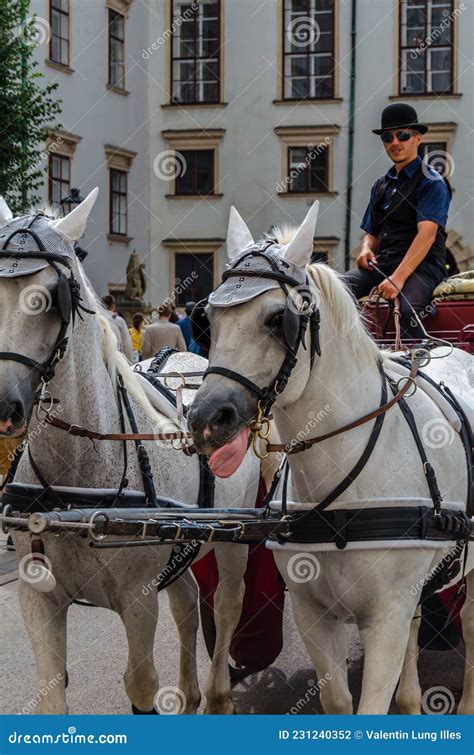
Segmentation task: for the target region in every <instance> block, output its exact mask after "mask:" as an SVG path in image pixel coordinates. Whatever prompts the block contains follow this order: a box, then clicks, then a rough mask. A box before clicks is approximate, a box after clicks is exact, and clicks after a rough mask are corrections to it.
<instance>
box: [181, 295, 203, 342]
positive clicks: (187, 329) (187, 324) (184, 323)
mask: <svg viewBox="0 0 474 755" xmlns="http://www.w3.org/2000/svg"><path fill="white" fill-rule="evenodd" d="M195 306H196V302H195V301H188V302H186V304H185V305H184V311H185V315H184V317H182V318H181V320H180V321H179V322H178V325H179V327H180V328H181V330H182V332H183V336H184V340H185V341H186V348H187V350H188V351H191V352H192V353H193V354H200V353H201V351H200V348H199V346H198V345H197V343H196V341H194V340H193V338H192V336H191V321H190V317H191V313H192V311H193V309H194V307H195Z"/></svg>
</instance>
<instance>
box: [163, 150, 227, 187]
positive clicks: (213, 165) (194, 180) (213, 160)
mask: <svg viewBox="0 0 474 755" xmlns="http://www.w3.org/2000/svg"><path fill="white" fill-rule="evenodd" d="M177 152H178V153H179V154H182V153H183V152H192V153H193V160H195V159H196V157H197V155H198V153H199V152H209V153H210V154H211V170H210V174H211V190H210V191H209V192H207V194H201V193H200V192H198V191H197V190H196V191H192V192H190V193H189V194H188V193H185V192H178V178H179V177H180V176H178V175H175V177H174V196H175V197H212V196H214V195H215V193H216V185H215V179H216V159H217V157H216V148H215V147H190V148H187V149H185V148H184V147H182V148H181V149H178V148H175V155H176V153H177ZM185 159H186V158H185ZM176 162H177V163H178V162H179V160H178V159H176ZM192 171H193V175H192V184H193V189H195V188H196V189H197V170H196V163H195V162H194V164H193V167H192Z"/></svg>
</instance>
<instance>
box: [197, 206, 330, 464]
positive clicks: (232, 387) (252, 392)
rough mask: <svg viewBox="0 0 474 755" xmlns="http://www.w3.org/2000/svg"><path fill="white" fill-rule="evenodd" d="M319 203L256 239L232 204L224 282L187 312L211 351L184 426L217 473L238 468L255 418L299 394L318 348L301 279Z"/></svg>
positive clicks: (313, 314) (315, 319) (313, 306)
mask: <svg viewBox="0 0 474 755" xmlns="http://www.w3.org/2000/svg"><path fill="white" fill-rule="evenodd" d="M318 204H319V203H317V202H316V203H315V204H314V205H313V206H312V207H311V209H310V211H309V212H308V214H307V216H306V218H305V220H304V221H303V223H302V224H301V226H300V227H299V228H298V229H297V230H296V231H295V230H294V229H293V230H292V231H291V234H290V235H289V234H288V231H287V232H285V231H284V232H283V233H277V235H276V236H277V237H276V238H274V237H272V236H271V235H267V236H266V237H264V238H263V239H262V240H261V241H259V242H258V243H255V242H254V240H253V238H252V236H251V234H250V231H249V229H248V228H247V226H246V224H245V223H244V221H243V220H242V218H241V217H240V215H239V214H238V212H237V211H236V210H235V209H234V208H232V210H231V215H230V221H229V231H228V237H227V252H228V255H229V258H230V263H229V265H228V267H227V270H226V272H225V273H224V276H223V281H224V282H223V283H222V284H221V285H220V286H219V287H218V288H217V289H216V290H215V291H213V293H212V294H211V295H210V296H209V299H208V302H207V304H206V305H205V308H204V307H203V305H202V304H201V305H198V306H197V309H196V310H195V312H194V313H193V316H192V322H193V326H194V335H195V337H197V338H199V335H200V332H199V329H202V328H204V332H202V331H201V335H202V336H203V337H206V335H209V333H208V334H206V333H205V330H206V326H207V325H208V326H209V332H210V337H211V349H210V355H209V370H208V374H207V375H206V378H205V380H204V382H203V385H202V387H201V388H200V389H199V391H198V392H197V394H196V397H195V399H194V401H193V404H192V407H191V409H190V412H189V415H188V418H189V424H190V428H191V430H192V433H193V437H194V441H195V444H196V446H197V448H198V449H199V450H200V451H202V452H204V453H207V454H210V456H211V458H210V465H211V468H212V470H213V471H214V472H215V473H216V474H218V475H219V476H221V477H227V476H229V475H230V474H233V473H234V472H235V470H236V469H237V468H238V466H239V465H240V463H241V461H242V459H243V457H244V455H245V452H246V450H247V447H248V443H249V439H250V425H252V423H253V422H254V421H255V420H256V419H257V417H258V418H259V419H261V418H262V417H263V416H264V415H267V414H268V412H269V411H270V408H271V406H272V405H273V404H277V405H278V406H279V407H281V408H283V409H285V408H286V407H289V406H290V404H291V403H293V402H294V401H295V400H296V399H297V398H298V397H299V396H300V395H301V393H302V391H303V389H304V386H305V385H306V382H307V380H308V377H309V372H310V367H311V363H312V361H313V358H314V354H315V352H317V351H319V342H318V328H319V311H318V308H317V303H316V301H315V297H314V292H313V291H312V290H311V288H310V285H309V282H308V280H307V276H306V265H307V263H308V262H309V259H310V256H311V252H312V249H313V238H314V230H315V226H316V220H317V214H318ZM288 236H289V238H285V237H288ZM285 241H286V243H285ZM296 362H298V364H297V367H296ZM290 374H291V380H289V377H290ZM259 415H260V416H259Z"/></svg>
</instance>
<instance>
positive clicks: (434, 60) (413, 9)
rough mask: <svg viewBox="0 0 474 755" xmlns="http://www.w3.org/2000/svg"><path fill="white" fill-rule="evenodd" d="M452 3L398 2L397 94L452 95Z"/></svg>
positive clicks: (447, 0) (432, 0)
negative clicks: (398, 66) (398, 59)
mask: <svg viewBox="0 0 474 755" xmlns="http://www.w3.org/2000/svg"><path fill="white" fill-rule="evenodd" d="M455 18H456V13H455V11H454V0H400V82H399V86H400V94H413V95H415V94H430V93H432V94H452V93H453V88H454V72H453V68H454V66H453V60H454V55H453V49H454V22H455Z"/></svg>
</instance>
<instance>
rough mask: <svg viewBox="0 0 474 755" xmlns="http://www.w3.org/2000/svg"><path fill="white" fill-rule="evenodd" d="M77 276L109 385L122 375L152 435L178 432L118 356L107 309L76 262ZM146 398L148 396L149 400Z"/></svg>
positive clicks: (115, 337) (135, 374) (115, 335)
mask: <svg viewBox="0 0 474 755" xmlns="http://www.w3.org/2000/svg"><path fill="white" fill-rule="evenodd" d="M77 267H78V270H79V275H80V277H81V283H82V285H83V286H84V289H85V291H86V292H87V297H88V299H89V300H90V301H89V304H90V305H92V306H93V307H94V308H95V312H96V315H95V316H96V317H97V320H98V322H99V325H100V327H101V330H102V353H103V356H104V362H105V365H106V367H107V371H108V373H109V376H110V380H111V382H112V385H114V386H115V384H116V380H115V377H116V374H117V372H119V373H120V375H121V376H122V379H123V382H124V385H125V387H126V389H127V391H128V392H129V394H130V395H131V396H132V397H133V398H134V399H135V401H136V402H137V403H138V404H139V405H140V406H141V407H142V409H143V410H144V411H145V413H146V415H147V416H148V417H149V419H150V420H151V421H152V422H153V424H154V428H155V429H154V432H156V433H161V432H170V431H174V430H177V429H178V430H179V429H180V428H179V425H178V422H177V420H176V421H175V420H173V419H170V418H169V417H167V416H165V415H164V414H163V413H162V412H161V411H160V410H159V409H158V407H156V406H154V404H153V403H152V400H151V397H152V394H153V391H152V390H150V391H147V390H146V387H148V384H147V383H146V381H145V380H143V379H142V378H140V377H139V375H138V374H137V373H136V372H134V370H133V368H132V366H131V365H130V363H129V361H128V359H127V358H126V357H125V356H124V355H123V354H122V353H121V351H120V350H119V347H118V338H117V334H116V332H115V327H114V325H113V320H112V316H111V314H110V312H109V310H108V309H107V308H106V307H104V305H103V304H102V302H101V300H100V299H99V297H98V296H97V294H96V292H95V291H94V288H93V286H92V284H91V282H90V280H89V279H88V277H87V275H86V274H85V272H84V268H83V267H82V265H81V264H80V262H79V261H78V264H77ZM149 396H150V397H149Z"/></svg>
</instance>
